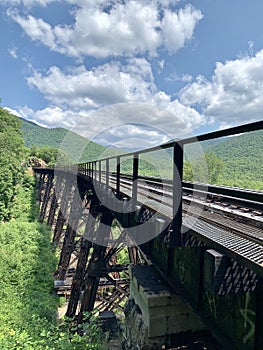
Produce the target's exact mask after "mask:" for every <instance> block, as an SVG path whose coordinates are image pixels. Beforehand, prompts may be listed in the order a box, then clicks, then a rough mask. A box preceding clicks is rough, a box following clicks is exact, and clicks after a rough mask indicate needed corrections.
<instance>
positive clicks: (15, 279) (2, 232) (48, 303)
mask: <svg viewBox="0 0 263 350" xmlns="http://www.w3.org/2000/svg"><path fill="white" fill-rule="evenodd" d="M34 202H35V193H34V179H33V178H32V177H30V176H29V175H26V176H25V177H24V178H23V179H22V181H21V185H20V186H19V187H18V191H17V195H16V201H15V202H14V203H13V205H14V208H13V210H14V212H15V213H16V219H12V220H11V221H9V222H5V223H0V256H1V259H0V280H1V289H0V349H3V350H12V349H14V350H19V349H25V350H31V349H32V350H35V349H37V350H51V349H52V350H57V349H58V350H59V349H61V350H62V349H63V350H71V349H76V350H82V349H94V350H103V349H106V347H105V345H104V344H105V341H104V340H103V339H102V332H101V330H100V328H99V327H98V325H97V324H94V322H89V323H88V324H86V325H84V327H83V331H84V333H85V335H84V336H80V335H79V334H78V333H76V332H74V328H73V327H72V323H71V322H64V323H63V324H61V325H59V326H58V325H57V315H56V312H57V306H58V304H59V302H60V301H59V298H58V297H57V296H56V295H55V294H54V293H53V283H54V279H53V272H54V271H55V269H56V266H57V258H56V254H55V248H54V247H53V245H52V244H51V231H50V229H49V228H48V227H47V226H46V225H43V224H40V223H39V222H38V221H37V220H36V215H35V214H36V206H35V204H34Z"/></svg>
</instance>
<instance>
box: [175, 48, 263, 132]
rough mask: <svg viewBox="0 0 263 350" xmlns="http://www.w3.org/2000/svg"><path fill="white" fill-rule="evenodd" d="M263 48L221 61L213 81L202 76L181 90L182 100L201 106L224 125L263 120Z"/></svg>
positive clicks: (187, 103)
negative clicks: (243, 55)
mask: <svg viewBox="0 0 263 350" xmlns="http://www.w3.org/2000/svg"><path fill="white" fill-rule="evenodd" d="M262 90H263V50H261V51H259V52H257V53H256V54H255V55H254V56H253V57H251V56H249V57H242V58H239V59H236V60H231V61H226V62H225V63H221V62H218V63H217V64H216V68H215V71H214V74H213V77H212V78H211V80H208V79H206V78H205V77H202V76H199V77H197V79H196V80H195V81H194V82H193V83H192V84H189V85H187V86H186V87H185V88H184V89H182V90H181V92H180V101H181V102H182V103H183V104H186V105H188V106H197V105H199V106H201V108H202V109H203V112H204V114H205V115H207V116H212V117H214V118H216V119H217V120H218V121H220V122H221V123H223V124H224V125H228V126H229V125H234V124H240V122H241V121H243V122H250V121H253V120H257V119H262V110H263V95H262Z"/></svg>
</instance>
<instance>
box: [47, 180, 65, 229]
mask: <svg viewBox="0 0 263 350" xmlns="http://www.w3.org/2000/svg"><path fill="white" fill-rule="evenodd" d="M56 189H57V190H58V189H59V191H61V190H62V178H61V177H58V176H57V177H56ZM57 197H58V193H57V191H55V186H54V188H53V195H52V201H51V205H50V209H49V215H48V220H47V223H48V225H49V226H50V227H52V226H53V223H54V218H55V214H56V210H57V207H58V198H57Z"/></svg>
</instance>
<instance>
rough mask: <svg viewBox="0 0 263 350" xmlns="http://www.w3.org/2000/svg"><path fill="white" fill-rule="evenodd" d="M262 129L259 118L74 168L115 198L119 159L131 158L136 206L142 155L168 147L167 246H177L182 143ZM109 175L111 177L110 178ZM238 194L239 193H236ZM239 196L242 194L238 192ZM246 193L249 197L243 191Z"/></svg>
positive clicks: (118, 188)
mask: <svg viewBox="0 0 263 350" xmlns="http://www.w3.org/2000/svg"><path fill="white" fill-rule="evenodd" d="M261 129H263V121H258V122H254V123H250V124H245V125H241V126H237V127H233V128H229V129H225V130H220V131H215V132H211V133H208V134H203V135H199V136H196V137H189V138H185V139H182V140H179V141H172V142H168V143H165V144H162V145H160V146H157V147H152V148H148V149H144V150H141V151H136V152H131V153H125V154H121V155H115V156H111V157H107V158H103V159H98V160H95V161H91V162H86V163H80V164H78V165H77V171H78V173H79V174H81V175H84V176H87V177H89V178H90V179H91V180H92V181H96V182H98V183H101V184H103V185H104V186H106V189H109V188H112V189H113V190H114V192H115V195H116V196H117V197H118V196H119V195H120V194H121V186H122V185H123V179H124V178H125V176H124V175H127V174H123V173H122V172H121V162H122V160H123V159H125V158H131V160H132V167H131V174H130V178H131V180H132V185H131V195H130V198H131V202H132V204H133V206H136V204H137V200H138V193H139V192H138V191H139V186H140V184H139V181H138V180H140V179H142V178H144V179H145V177H142V176H140V174H139V161H140V158H141V157H142V155H144V154H147V153H150V152H154V151H158V150H160V149H161V150H168V149H170V150H172V152H171V153H172V166H173V172H172V179H171V180H170V181H169V183H170V184H171V186H172V215H173V222H172V232H173V234H172V236H171V240H172V241H171V246H174V247H175V246H181V244H182V237H181V226H182V186H183V182H182V177H183V166H184V162H183V161H184V148H185V146H186V145H189V144H195V143H198V142H201V141H207V140H212V139H217V138H221V137H226V136H233V135H238V134H242V133H246V132H252V131H257V130H261ZM112 161H114V163H115V169H113V170H112V169H111V167H110V162H112ZM112 176H113V177H114V178H115V180H112ZM148 180H149V181H150V180H152V181H156V182H162V179H159V178H152V179H151V178H150V177H148ZM239 195H240V194H239ZM240 196H242V194H241V195H240ZM246 196H249V195H248V193H246Z"/></svg>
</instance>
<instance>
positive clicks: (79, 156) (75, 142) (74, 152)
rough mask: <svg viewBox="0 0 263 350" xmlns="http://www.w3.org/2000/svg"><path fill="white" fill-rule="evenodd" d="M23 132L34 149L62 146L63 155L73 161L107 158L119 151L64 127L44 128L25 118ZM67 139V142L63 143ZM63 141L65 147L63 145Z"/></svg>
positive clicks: (27, 142) (28, 144) (27, 143)
mask: <svg viewBox="0 0 263 350" xmlns="http://www.w3.org/2000/svg"><path fill="white" fill-rule="evenodd" d="M22 132H23V137H24V139H25V144H26V146H27V147H29V148H30V147H32V148H33V151H34V150H36V149H38V150H39V149H41V148H43V147H45V148H46V147H47V146H48V147H50V148H52V149H60V148H61V150H62V151H63V152H62V155H63V154H64V155H65V154H66V156H67V160H68V161H69V162H71V163H72V162H74V163H76V162H84V161H85V162H86V161H91V160H96V159H98V158H100V157H102V158H105V157H107V156H110V155H112V154H117V153H118V152H117V151H115V150H112V149H109V150H108V149H107V148H106V147H104V146H101V145H99V144H97V143H95V142H92V141H89V140H88V139H86V138H84V137H82V136H80V135H78V134H76V133H74V132H72V131H69V130H66V129H63V128H51V129H48V128H43V127H41V126H39V125H36V124H34V123H31V122H28V121H26V120H24V119H22ZM65 140H66V142H64V143H63V141H65ZM62 143H63V147H62V146H61V145H62ZM32 148H31V150H32ZM33 155H34V154H33ZM43 159H44V158H43ZM53 160H54V157H53V158H52V161H53ZM48 163H49V162H48ZM52 165H53V164H52Z"/></svg>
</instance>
